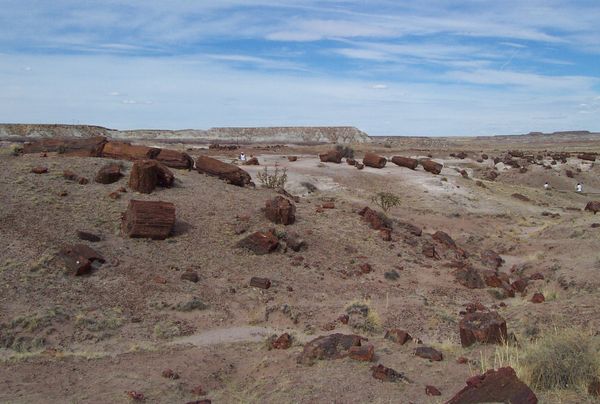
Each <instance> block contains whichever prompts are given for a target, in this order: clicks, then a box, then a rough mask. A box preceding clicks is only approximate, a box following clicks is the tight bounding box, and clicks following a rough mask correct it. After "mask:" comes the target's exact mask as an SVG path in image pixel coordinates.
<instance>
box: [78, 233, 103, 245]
mask: <svg viewBox="0 0 600 404" xmlns="http://www.w3.org/2000/svg"><path fill="white" fill-rule="evenodd" d="M77 238H79V239H80V240H85V241H89V242H91V243H96V242H98V241H100V240H102V238H101V237H100V236H97V235H96V234H93V233H90V232H88V231H82V230H78V231H77Z"/></svg>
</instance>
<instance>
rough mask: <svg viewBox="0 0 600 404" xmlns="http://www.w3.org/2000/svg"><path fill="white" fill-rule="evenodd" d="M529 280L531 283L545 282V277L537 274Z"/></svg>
mask: <svg viewBox="0 0 600 404" xmlns="http://www.w3.org/2000/svg"><path fill="white" fill-rule="evenodd" d="M529 280H530V281H543V280H544V275H543V274H542V273H540V272H536V273H534V274H531V275H530V276H529Z"/></svg>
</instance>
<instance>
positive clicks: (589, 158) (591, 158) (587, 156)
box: [577, 153, 596, 161]
mask: <svg viewBox="0 0 600 404" xmlns="http://www.w3.org/2000/svg"><path fill="white" fill-rule="evenodd" d="M577 158H578V159H580V160H587V161H596V155H595V154H592V153H581V154H579V155H577Z"/></svg>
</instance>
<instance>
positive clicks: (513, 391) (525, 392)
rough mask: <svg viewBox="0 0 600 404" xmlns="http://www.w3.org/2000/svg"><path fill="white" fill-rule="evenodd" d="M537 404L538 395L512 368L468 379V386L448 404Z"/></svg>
mask: <svg viewBox="0 0 600 404" xmlns="http://www.w3.org/2000/svg"><path fill="white" fill-rule="evenodd" d="M492 402H493V403H520V404H537V402H538V400H537V397H536V395H535V394H534V393H533V391H531V389H530V388H529V387H528V386H527V385H526V384H525V383H523V382H522V381H521V380H519V378H518V377H517V374H516V373H515V371H514V370H513V368H511V367H504V368H500V369H498V370H493V369H492V370H488V371H487V372H485V373H484V374H483V375H479V376H474V377H471V378H469V379H467V386H466V387H465V388H463V389H462V390H461V391H459V392H458V393H456V395H455V396H454V397H452V398H451V399H450V400H449V401H448V402H447V403H446V404H475V403H492Z"/></svg>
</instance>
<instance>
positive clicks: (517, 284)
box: [510, 278, 528, 293]
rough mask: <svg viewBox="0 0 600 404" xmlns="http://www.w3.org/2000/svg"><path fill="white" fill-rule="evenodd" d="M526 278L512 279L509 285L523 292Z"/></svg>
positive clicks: (525, 287)
mask: <svg viewBox="0 0 600 404" xmlns="http://www.w3.org/2000/svg"><path fill="white" fill-rule="evenodd" d="M527 283H528V282H527V279H525V278H519V279H517V280H516V281H514V282H513V283H511V285H510V286H512V288H513V289H514V290H515V291H516V292H519V293H523V292H525V290H526V289H527Z"/></svg>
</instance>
